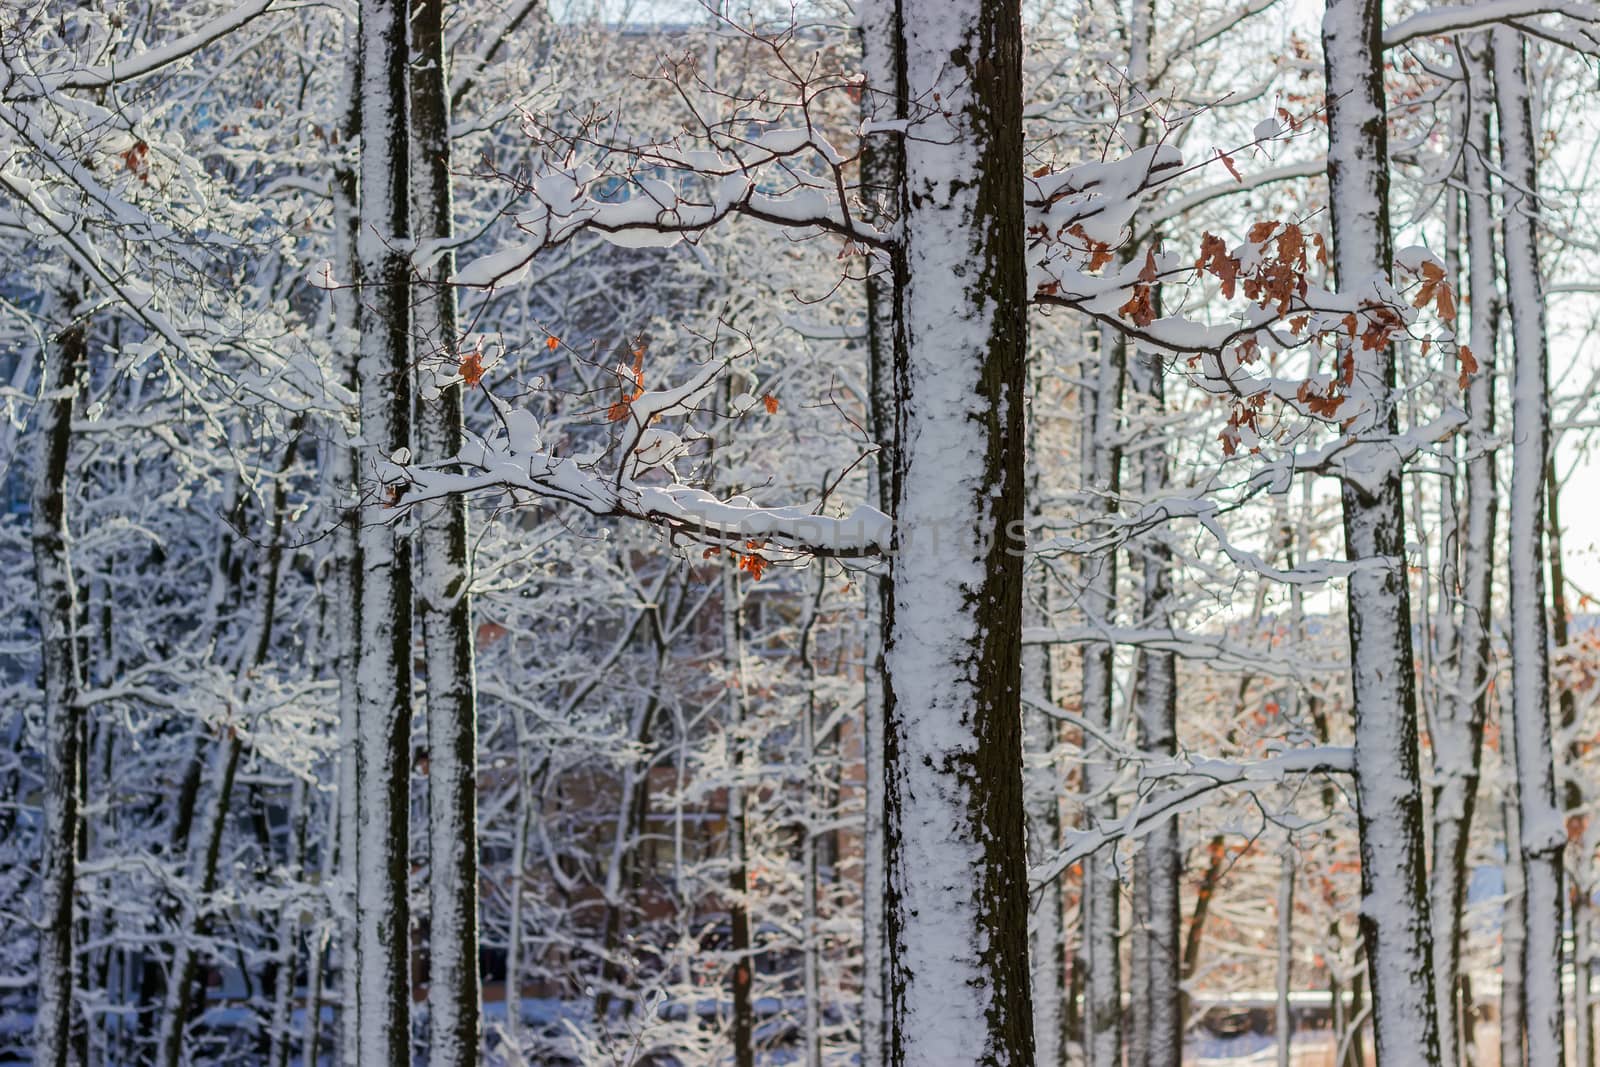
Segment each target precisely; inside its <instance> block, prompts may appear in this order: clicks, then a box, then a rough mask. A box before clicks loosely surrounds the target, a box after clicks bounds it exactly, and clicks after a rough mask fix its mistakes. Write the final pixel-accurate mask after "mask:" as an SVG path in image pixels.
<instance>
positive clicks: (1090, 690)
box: [1079, 328, 1127, 1067]
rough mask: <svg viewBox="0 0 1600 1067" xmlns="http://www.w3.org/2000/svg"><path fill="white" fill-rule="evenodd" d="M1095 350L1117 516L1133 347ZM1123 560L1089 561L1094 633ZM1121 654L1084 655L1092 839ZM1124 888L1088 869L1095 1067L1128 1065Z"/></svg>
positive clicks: (1095, 462)
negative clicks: (1120, 418) (1121, 420)
mask: <svg viewBox="0 0 1600 1067" xmlns="http://www.w3.org/2000/svg"><path fill="white" fill-rule="evenodd" d="M1097 336H1098V343H1097V344H1095V345H1094V346H1093V348H1092V352H1093V356H1094V362H1093V363H1092V364H1091V365H1090V367H1089V368H1088V369H1087V371H1086V373H1085V378H1086V380H1088V381H1089V382H1092V383H1093V384H1092V385H1091V386H1090V387H1088V388H1086V389H1084V391H1083V400H1084V403H1083V425H1082V445H1081V449H1080V455H1081V456H1082V459H1083V464H1084V470H1083V476H1084V482H1085V485H1086V487H1087V492H1086V495H1087V496H1088V497H1089V499H1090V500H1091V501H1092V502H1093V503H1091V505H1090V506H1092V507H1101V508H1103V509H1104V510H1107V511H1109V510H1110V506H1111V502H1112V501H1114V500H1115V498H1116V496H1117V494H1118V492H1119V491H1120V490H1121V470H1122V449H1121V446H1120V436H1121V434H1120V427H1119V426H1118V424H1117V413H1118V411H1120V409H1121V407H1122V386H1123V379H1124V377H1125V371H1126V362H1127V345H1126V342H1124V341H1123V340H1122V339H1121V338H1119V337H1115V336H1114V335H1113V334H1112V333H1111V331H1109V330H1107V329H1103V328H1102V329H1100V330H1099V331H1098V334H1097ZM1117 569H1118V568H1117V554H1116V552H1115V550H1111V551H1106V552H1101V553H1098V554H1095V555H1092V556H1087V557H1085V559H1084V560H1083V572H1082V578H1081V585H1082V592H1081V593H1080V595H1079V606H1080V607H1081V609H1082V611H1083V616H1084V624H1085V625H1086V626H1087V627H1089V628H1090V629H1099V628H1103V627H1106V626H1109V625H1110V623H1111V622H1112V619H1113V617H1114V614H1115V611H1116V597H1117ZM1114 652H1115V648H1114V646H1113V645H1112V644H1111V643H1110V642H1108V641H1096V642H1091V643H1088V644H1086V645H1085V646H1084V648H1083V668H1082V684H1083V696H1082V704H1083V717H1084V720H1085V722H1087V723H1089V724H1090V725H1091V726H1092V727H1093V728H1094V733H1093V734H1092V735H1091V734H1089V733H1088V732H1086V733H1085V736H1084V764H1083V777H1082V784H1083V796H1084V810H1085V814H1086V823H1087V826H1086V829H1087V830H1088V831H1090V832H1093V831H1095V830H1098V829H1101V828H1103V827H1108V826H1114V825H1115V824H1116V822H1117V799H1116V795H1115V794H1114V793H1113V792H1112V790H1113V787H1114V786H1115V783H1116V778H1117V765H1116V761H1115V756H1114V753H1113V752H1112V751H1111V749H1110V746H1108V745H1106V744H1105V743H1104V741H1103V740H1102V739H1104V738H1107V737H1109V736H1111V733H1112V728H1111V719H1112V714H1113V708H1112V700H1113V686H1114V678H1113V671H1114V668H1115V662H1114V658H1113V657H1114ZM1121 909H1122V888H1121V885H1120V879H1119V876H1118V873H1117V867H1116V853H1115V849H1110V850H1106V851H1103V852H1099V853H1096V854H1094V855H1091V856H1089V857H1088V858H1086V859H1085V860H1084V864H1083V895H1082V904H1081V906H1080V921H1079V927H1080V929H1081V931H1082V941H1083V955H1084V965H1085V968H1086V971H1085V976H1084V997H1083V1000H1084V1008H1083V1054H1084V1062H1085V1063H1086V1064H1087V1065H1088V1067H1116V1065H1117V1064H1120V1063H1121V1062H1122V964H1121V956H1120V951H1121V949H1120V939H1119V937H1118V933H1117V932H1118V930H1119V929H1120V928H1121Z"/></svg>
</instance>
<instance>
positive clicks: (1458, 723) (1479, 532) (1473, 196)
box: [1431, 34, 1500, 1067]
mask: <svg viewBox="0 0 1600 1067" xmlns="http://www.w3.org/2000/svg"><path fill="white" fill-rule="evenodd" d="M1466 55H1467V62H1468V67H1467V72H1468V79H1469V81H1468V85H1469V97H1468V104H1469V113H1468V118H1467V124H1466V130H1465V135H1466V140H1467V145H1468V148H1467V150H1466V151H1465V152H1463V153H1462V161H1463V168H1464V169H1463V177H1464V178H1465V182H1466V187H1467V195H1466V238H1467V271H1468V282H1467V289H1468V293H1469V294H1470V300H1469V301H1468V302H1467V303H1468V306H1469V307H1470V309H1471V315H1472V320H1471V332H1470V342H1471V343H1470V347H1471V349H1472V352H1473V355H1474V357H1475V358H1476V359H1477V362H1478V373H1477V374H1476V375H1475V376H1474V377H1473V378H1472V381H1471V382H1470V383H1469V385H1468V392H1467V408H1468V422H1467V432H1466V435H1465V436H1466V441H1465V451H1466V499H1465V501H1464V505H1463V510H1464V512H1465V515H1464V521H1463V522H1462V524H1461V525H1462V526H1463V528H1464V529H1463V536H1462V540H1461V546H1460V553H1459V555H1460V559H1461V568H1460V581H1461V589H1460V596H1459V599H1460V618H1459V622H1458V624H1457V626H1456V639H1455V647H1456V656H1455V663H1454V666H1455V676H1454V677H1453V678H1450V679H1446V683H1445V685H1444V686H1443V699H1442V700H1441V701H1440V707H1439V714H1438V716H1437V721H1436V722H1435V723H1434V728H1433V758H1434V766H1435V775H1436V778H1437V780H1438V784H1437V785H1436V786H1435V787H1434V792H1433V856H1434V861H1433V874H1432V880H1431V896H1432V914H1433V924H1434V930H1435V936H1434V940H1433V947H1434V973H1435V981H1434V996H1435V999H1436V1001H1437V1004H1438V1010H1439V1050H1440V1061H1441V1062H1442V1063H1444V1064H1446V1065H1447V1067H1456V1065H1457V1064H1459V1063H1460V1062H1461V1057H1462V1052H1463V1050H1462V1048H1461V1045H1462V1044H1464V1043H1465V1044H1470V1042H1463V1041H1462V1040H1460V1039H1458V1035H1461V1034H1463V1033H1464V1032H1465V1030H1466V1029H1467V1028H1470V1026H1471V1025H1472V1023H1471V1005H1470V1004H1464V1003H1463V1002H1462V999H1461V996H1460V992H1459V987H1460V985H1461V980H1460V979H1461V975H1460V963H1461V938H1462V931H1461V915H1462V908H1463V907H1464V906H1465V903H1466V874H1467V840H1468V834H1469V833H1470V831H1471V828H1472V817H1473V812H1474V808H1475V806H1476V802H1477V794H1478V780H1479V777H1480V773H1479V767H1480V765H1481V762H1482V751H1483V725H1484V719H1485V715H1486V713H1487V710H1488V701H1489V694H1488V689H1489V663H1490V660H1489V656H1490V645H1489V641H1490V625H1491V620H1492V616H1491V614H1490V595H1491V588H1492V584H1493V574H1494V557H1495V520H1496V514H1497V509H1498V506H1499V492H1498V489H1497V487H1496V484H1495V461H1494V452H1493V441H1494V435H1495V411H1494V366H1495V344H1496V335H1497V333H1498V332H1499V316H1500V293H1499V287H1498V285H1497V283H1496V280H1495V279H1496V274H1497V272H1496V269H1495V240H1494V214H1493V211H1494V208H1493V204H1492V202H1491V190H1490V180H1491V179H1490V173H1489V168H1488V160H1489V124H1490V118H1491V115H1492V109H1493V107H1494V87H1493V82H1492V81H1491V79H1490V74H1489V67H1488V35H1487V34H1481V35H1478V38H1477V39H1476V40H1475V41H1474V42H1473V43H1472V44H1471V45H1470V46H1469V48H1468V49H1467V51H1466Z"/></svg>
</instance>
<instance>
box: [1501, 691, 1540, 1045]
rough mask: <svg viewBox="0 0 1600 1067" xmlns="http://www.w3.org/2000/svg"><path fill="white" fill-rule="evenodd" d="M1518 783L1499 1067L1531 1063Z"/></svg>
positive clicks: (1504, 741) (1508, 746) (1507, 754)
mask: <svg viewBox="0 0 1600 1067" xmlns="http://www.w3.org/2000/svg"><path fill="white" fill-rule="evenodd" d="M1507 718H1508V716H1507V715H1506V711H1505V709H1504V708H1501V710H1500V722H1501V729H1500V751H1501V754H1502V758H1503V759H1505V761H1506V763H1507V765H1508V766H1510V765H1513V764H1515V763H1516V734H1515V731H1514V730H1513V729H1512V728H1511V724H1510V723H1508V722H1506V719H1507ZM1517 808H1518V805H1517V789H1516V783H1515V781H1514V780H1513V781H1512V782H1509V783H1507V785H1506V793H1505V797H1504V799H1503V801H1502V803H1501V809H1500V810H1501V815H1502V818H1503V819H1504V822H1505V844H1506V860H1505V864H1504V866H1503V867H1502V870H1503V871H1504V872H1505V880H1506V899H1505V904H1504V906H1503V908H1502V914H1503V915H1504V921H1502V922H1501V924H1500V1067H1523V1065H1524V1064H1526V1063H1528V1059H1527V1056H1526V1053H1525V1051H1524V1046H1525V1042H1526V1038H1527V1030H1528V1028H1527V1025H1526V1021H1525V1019H1526V1016H1525V1015H1524V998H1523V994H1522V982H1523V974H1524V971H1525V970H1526V967H1525V964H1524V960H1525V959H1526V957H1527V949H1526V947H1525V946H1526V943H1527V931H1526V929H1525V927H1524V925H1523V923H1522V922H1521V918H1522V914H1523V909H1524V908H1525V906H1526V903H1527V892H1526V891H1525V889H1524V885H1525V883H1524V880H1523V876H1522V864H1521V863H1519V862H1518V859H1517V858H1518V857H1519V856H1521V855H1522V832H1521V830H1520V828H1519V820H1518V818H1517ZM1534 1067H1538V1065H1537V1064H1535V1065H1534Z"/></svg>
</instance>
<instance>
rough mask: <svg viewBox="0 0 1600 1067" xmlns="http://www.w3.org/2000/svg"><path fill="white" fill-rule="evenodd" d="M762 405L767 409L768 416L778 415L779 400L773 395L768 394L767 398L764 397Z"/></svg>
mask: <svg viewBox="0 0 1600 1067" xmlns="http://www.w3.org/2000/svg"><path fill="white" fill-rule="evenodd" d="M761 403H762V406H764V407H765V408H766V409H767V414H768V415H776V414H777V413H778V398H777V397H775V396H773V395H772V394H771V393H768V394H767V395H766V396H764V397H762V398H761Z"/></svg>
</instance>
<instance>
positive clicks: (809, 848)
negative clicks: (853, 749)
mask: <svg viewBox="0 0 1600 1067" xmlns="http://www.w3.org/2000/svg"><path fill="white" fill-rule="evenodd" d="M816 572H817V573H816V582H817V591H816V594H815V595H814V596H812V597H811V598H810V600H809V603H808V604H807V606H806V614H805V621H804V622H803V623H802V624H801V626H800V669H801V670H802V671H803V672H804V674H805V678H806V696H805V710H804V711H803V712H802V713H801V718H800V750H801V752H802V753H803V754H804V759H803V763H802V768H803V770H802V774H803V777H802V779H801V782H800V788H801V799H800V877H801V879H802V888H801V908H800V914H801V937H802V940H801V952H802V953H803V960H804V962H803V965H802V968H801V971H802V973H801V989H802V990H803V992H804V996H805V1001H806V1003H805V1021H804V1026H805V1029H804V1031H803V1033H802V1037H801V1040H802V1044H803V1047H804V1057H805V1058H804V1063H805V1067H822V1062H823V1060H822V984H821V983H822V969H823V967H824V966H825V963H824V960H823V958H822V931H821V930H820V928H819V922H818V920H819V919H820V917H821V915H820V901H821V889H822V887H821V871H820V870H819V869H818V856H817V852H818V848H817V844H818V836H819V835H818V832H817V826H818V824H819V823H820V822H821V820H822V809H823V805H822V804H821V803H820V801H821V800H822V797H821V796H820V795H819V793H820V789H819V782H818V781H817V780H816V779H818V778H820V777H821V776H820V775H819V774H817V773H816V772H817V769H818V764H819V762H820V760H819V753H818V737H817V725H818V719H817V710H818V709H817V690H818V688H819V687H820V685H821V684H822V674H821V672H820V671H819V670H818V669H817V658H816V630H817V617H818V615H819V614H820V613H821V611H822V598H823V595H824V594H825V592H826V590H827V581H828V575H827V571H826V569H825V568H824V567H822V566H821V565H820V564H819V565H818V566H817V567H816Z"/></svg>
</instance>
